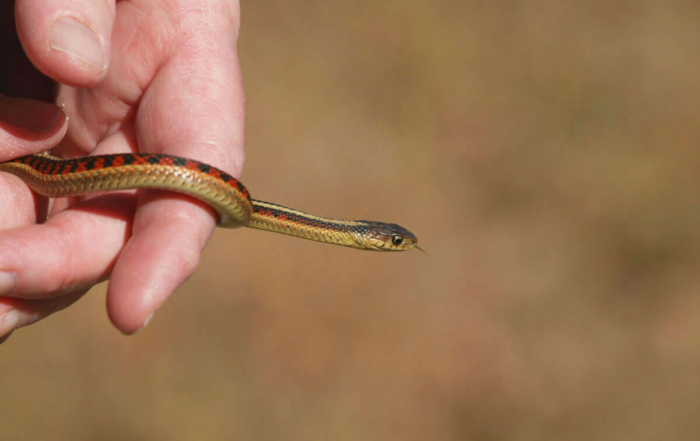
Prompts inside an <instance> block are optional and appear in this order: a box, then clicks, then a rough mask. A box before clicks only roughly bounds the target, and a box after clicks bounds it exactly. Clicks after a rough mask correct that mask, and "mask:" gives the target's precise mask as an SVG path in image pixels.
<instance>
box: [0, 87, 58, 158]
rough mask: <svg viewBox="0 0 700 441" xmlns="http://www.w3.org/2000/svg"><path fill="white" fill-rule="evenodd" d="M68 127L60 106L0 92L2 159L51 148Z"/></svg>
mask: <svg viewBox="0 0 700 441" xmlns="http://www.w3.org/2000/svg"><path fill="white" fill-rule="evenodd" d="M66 129H67V124H66V115H65V114H64V113H63V111H62V110H61V108H60V107H58V106H54V105H53V104H49V103H44V102H41V101H34V100H29V99H25V98H12V97H7V96H1V95H0V162H3V161H7V160H10V159H13V158H17V157H19V156H24V155H29V154H32V153H36V152H41V151H45V150H48V149H50V148H51V147H53V146H55V145H56V144H58V142H59V141H60V140H61V138H62V137H63V136H64V135H65V134H66Z"/></svg>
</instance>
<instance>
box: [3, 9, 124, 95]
mask: <svg viewBox="0 0 700 441" xmlns="http://www.w3.org/2000/svg"><path fill="white" fill-rule="evenodd" d="M15 16H16V22H17V33H18V34H19V38H20V41H21V42H22V46H23V47H24V50H25V52H26V53H27V56H28V57H29V59H30V60H31V61H32V63H34V65H35V66H36V67H37V69H39V70H40V71H41V72H43V73H44V74H45V75H47V76H49V77H51V78H53V79H54V80H56V81H58V82H60V83H64V84H68V85H71V86H77V87H90V86H93V85H95V84H97V82H99V81H100V80H101V79H102V78H103V77H104V74H105V73H106V71H107V66H108V64H109V55H110V40H111V35H112V26H113V24H114V16H115V6H114V0H100V1H94V0H17V2H16V4H15Z"/></svg>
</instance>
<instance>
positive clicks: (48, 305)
mask: <svg viewBox="0 0 700 441" xmlns="http://www.w3.org/2000/svg"><path fill="white" fill-rule="evenodd" d="M86 292H87V290H82V291H77V292H73V293H70V294H66V295H63V296H61V297H57V298H55V299H50V300H19V299H8V298H0V344H2V343H3V342H4V341H6V340H7V338H8V337H9V336H10V334H12V331H14V330H15V329H17V328H21V327H23V326H28V325H31V324H33V323H36V322H38V321H39V320H42V319H44V318H46V317H48V316H50V315H51V314H53V313H55V312H58V311H60V310H62V309H65V308H67V307H68V306H70V305H72V304H73V303H75V302H77V301H78V300H79V299H80V298H81V297H82V296H83V295H85V293H86Z"/></svg>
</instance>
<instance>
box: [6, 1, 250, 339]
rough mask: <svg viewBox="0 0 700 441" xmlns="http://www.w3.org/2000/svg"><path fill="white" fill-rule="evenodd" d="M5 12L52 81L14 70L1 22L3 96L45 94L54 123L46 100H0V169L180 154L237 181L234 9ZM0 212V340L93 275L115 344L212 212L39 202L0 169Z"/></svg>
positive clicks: (141, 197)
mask: <svg viewBox="0 0 700 441" xmlns="http://www.w3.org/2000/svg"><path fill="white" fill-rule="evenodd" d="M11 6H12V2H8V5H3V6H1V7H0V8H2V9H5V10H7V9H9V8H10V7H11ZM14 6H15V19H16V28H17V34H18V35H19V40H20V41H21V44H22V49H23V51H24V53H26V57H27V58H28V60H29V61H31V64H33V65H34V66H35V67H36V68H37V69H38V71H40V72H41V73H43V74H44V75H45V76H46V77H48V78H49V79H51V80H52V81H55V82H58V83H61V84H60V85H58V86H56V88H55V89H54V86H53V85H47V84H49V83H48V82H47V81H46V79H45V78H44V77H42V76H41V75H39V74H37V73H36V72H35V71H31V70H30V69H28V68H26V69H25V68H24V67H22V60H21V59H22V55H23V54H22V52H20V51H19V50H15V51H14V52H13V51H12V49H11V48H12V44H11V43H12V42H11V41H10V40H11V39H12V38H16V36H13V35H12V34H10V33H8V30H11V29H12V27H11V26H9V25H8V26H4V25H3V31H2V35H0V38H3V39H4V41H5V42H8V43H7V44H6V45H4V47H5V48H9V49H8V50H9V51H10V52H11V53H10V54H9V55H8V54H6V57H5V60H6V61H7V62H6V63H3V65H2V70H3V72H2V73H0V76H1V78H2V79H3V80H6V81H4V82H3V86H2V87H4V89H3V90H2V93H4V94H6V95H12V96H25V97H32V98H39V99H41V98H46V95H48V93H49V92H50V91H53V90H55V98H54V99H50V101H54V102H55V103H57V104H60V105H61V106H62V109H63V112H65V115H64V113H62V112H61V110H60V108H58V107H56V106H52V105H50V104H46V103H41V102H38V101H31V100H17V99H14V98H8V97H0V161H5V160H8V159H12V158H14V157H18V156H22V155H27V154H31V153H35V152H39V151H44V150H47V149H50V148H54V147H55V148H54V150H53V152H54V154H55V155H57V156H63V157H69V156H85V155H91V154H105V153H117V152H131V151H140V152H152V153H167V154H172V155H178V156H185V157H190V158H193V159H197V160H199V161H202V162H205V163H208V164H211V165H214V166H216V167H218V168H220V169H223V170H225V171H226V172H228V173H230V174H232V175H233V176H235V177H238V176H240V173H241V171H242V166H243V160H244V155H243V133H244V97H243V88H242V83H241V77H240V69H239V65H238V57H237V54H236V39H237V35H238V29H239V5H238V2H235V1H230V0H130V1H129V0H125V1H119V2H116V3H115V2H114V0H100V1H93V0H77V1H76V0H17V1H16V2H15V4H14ZM3 12H8V13H9V12H11V11H3ZM8 13H6V14H4V16H8ZM60 17H63V18H64V19H63V20H59V21H57V18H60ZM66 17H68V18H66ZM3 20H6V19H5V18H3ZM10 24H11V23H10ZM81 24H83V25H87V26H88V30H86V29H85V28H83V27H81ZM91 32H92V33H91ZM76 35H80V36H82V38H83V43H82V44H77V45H76V43H75V41H79V40H76V37H75V36H76ZM50 41H53V42H54V43H53V44H51V43H50ZM17 47H18V46H17ZM25 62H26V60H25ZM66 115H67V116H68V118H66V117H65V116H66ZM0 206H2V207H12V210H2V212H0V341H2V340H4V339H6V337H7V336H8V335H9V334H10V333H11V332H12V331H13V330H14V329H16V328H18V327H21V326H26V325H28V324H31V323H34V322H36V321H38V320H40V319H42V318H44V317H46V316H48V315H50V314H51V313H53V312H55V311H58V310H61V309H63V308H65V307H67V306H69V305H71V304H72V303H74V302H75V301H77V300H78V299H79V298H80V297H81V296H82V295H83V294H84V293H85V292H87V290H88V289H89V288H90V287H91V286H93V285H94V284H95V283H98V282H100V281H103V280H105V279H109V287H108V293H107V311H108V313H109V317H110V319H111V321H112V323H113V324H114V325H115V326H116V327H117V328H118V329H119V330H121V331H122V332H124V333H126V334H131V333H134V332H136V331H138V330H139V329H141V328H142V327H144V326H145V324H146V323H147V321H148V319H149V318H150V317H152V314H153V313H154V312H155V311H156V310H157V309H158V308H159V307H160V306H161V305H162V304H163V302H165V300H166V299H167V298H168V296H170V294H172V292H173V291H174V290H175V289H176V288H177V287H178V286H179V285H180V284H182V283H183V282H184V281H185V280H186V279H187V278H188V277H189V276H190V275H191V274H192V272H193V271H194V269H195V268H196V266H197V263H198V261H199V257H200V253H201V251H202V249H203V248H204V245H205V244H206V242H207V240H208V238H209V237H210V235H211V233H212V231H213V229H214V228H215V225H216V216H215V213H214V212H213V211H212V210H211V209H209V208H208V207H206V206H205V205H203V204H201V203H198V202H196V201H193V200H191V199H189V198H186V197H182V196H178V195H173V194H169V193H160V192H155V191H142V192H140V193H138V194H135V193H134V192H127V193H119V194H111V195H101V196H92V197H88V198H82V199H71V200H65V199H59V200H54V201H52V202H51V203H49V202H48V201H46V200H44V199H43V198H40V197H35V196H34V195H33V194H32V193H31V191H29V189H28V188H27V186H26V185H25V184H24V183H23V182H22V181H21V180H18V178H16V177H14V176H11V175H7V174H4V173H3V174H1V175H0ZM47 217H48V220H46V222H43V221H44V220H45V219H46V218H47Z"/></svg>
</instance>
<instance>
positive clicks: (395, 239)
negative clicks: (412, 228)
mask: <svg viewBox="0 0 700 441" xmlns="http://www.w3.org/2000/svg"><path fill="white" fill-rule="evenodd" d="M391 243H393V244H394V245H396V246H399V245H401V244H402V243H403V237H401V236H399V235H398V234H394V235H393V236H391Z"/></svg>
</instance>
